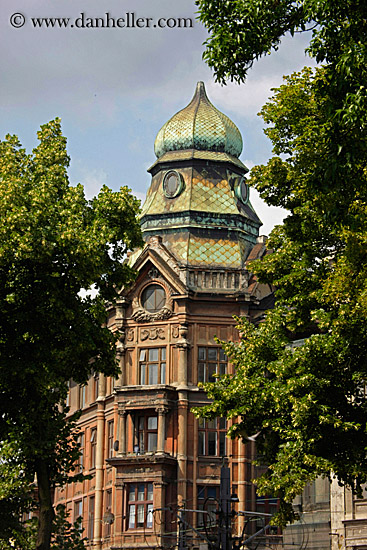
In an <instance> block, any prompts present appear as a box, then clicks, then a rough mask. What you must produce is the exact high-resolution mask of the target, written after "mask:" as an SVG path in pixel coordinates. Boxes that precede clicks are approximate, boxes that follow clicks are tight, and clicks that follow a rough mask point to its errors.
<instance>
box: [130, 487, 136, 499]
mask: <svg viewBox="0 0 367 550" xmlns="http://www.w3.org/2000/svg"><path fill="white" fill-rule="evenodd" d="M129 500H135V485H130V488H129Z"/></svg>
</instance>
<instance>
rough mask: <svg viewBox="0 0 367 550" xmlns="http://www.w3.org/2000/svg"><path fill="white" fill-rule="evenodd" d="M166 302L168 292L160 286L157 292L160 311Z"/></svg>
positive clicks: (156, 298)
mask: <svg viewBox="0 0 367 550" xmlns="http://www.w3.org/2000/svg"><path fill="white" fill-rule="evenodd" d="M165 303H166V293H165V292H164V290H163V288H161V287H158V288H157V290H156V293H155V308H156V310H157V311H159V310H160V309H162V307H164V304H165Z"/></svg>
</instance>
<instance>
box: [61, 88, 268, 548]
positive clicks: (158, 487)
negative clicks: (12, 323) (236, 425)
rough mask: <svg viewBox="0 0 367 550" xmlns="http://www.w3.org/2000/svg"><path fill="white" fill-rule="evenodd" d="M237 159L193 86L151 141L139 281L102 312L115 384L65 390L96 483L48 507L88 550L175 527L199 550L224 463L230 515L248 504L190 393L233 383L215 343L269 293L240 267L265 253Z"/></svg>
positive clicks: (161, 538) (244, 456) (164, 539)
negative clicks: (81, 531) (65, 515)
mask: <svg viewBox="0 0 367 550" xmlns="http://www.w3.org/2000/svg"><path fill="white" fill-rule="evenodd" d="M241 151H242V138H241V134H240V132H239V130H238V128H237V127H236V126H235V124H234V123H233V122H232V121H231V120H230V119H229V118H228V117H227V116H225V115H224V114H223V113H221V112H220V111H218V110H217V109H216V108H215V107H214V106H213V105H212V104H211V103H210V101H209V99H208V98H207V95H206V92H205V88H204V84H203V83H202V82H199V83H198V85H197V88H196V91H195V94H194V97H193V98H192V100H191V102H190V103H189V105H188V106H187V107H185V108H184V109H182V110H181V111H180V112H178V113H177V114H175V115H174V116H173V117H172V118H170V120H168V122H167V123H166V124H164V126H163V127H162V128H161V130H160V131H159V132H158V135H157V137H156V140H155V153H156V157H157V160H156V161H155V163H154V164H153V165H152V166H151V168H150V169H149V172H150V174H151V177H152V180H151V185H150V187H149V190H148V193H147V197H146V201H145V203H144V205H143V208H142V214H141V226H142V231H143V236H144V240H145V246H144V248H143V249H140V250H137V251H135V252H134V253H132V254H131V255H130V257H129V263H130V265H131V266H132V267H133V268H134V269H135V270H136V271H137V273H138V275H137V278H136V281H135V282H134V284H133V285H132V286H131V287H129V288H124V289H122V290H121V292H120V293H119V297H118V299H117V300H116V303H115V304H112V305H111V306H110V307H109V309H108V326H109V328H110V329H111V330H112V331H114V332H118V334H119V342H118V349H117V352H118V357H119V362H120V369H121V374H120V378H119V380H117V381H113V380H110V379H107V380H106V379H105V378H104V377H103V376H99V377H98V376H95V377H91V379H90V381H89V383H88V386H87V387H86V388H84V389H83V388H78V387H77V386H75V387H72V388H71V392H70V404H71V407H72V409H73V408H82V409H83V414H82V417H81V420H80V427H81V429H82V439H81V441H82V447H83V457H82V466H83V468H84V471H85V473H91V474H92V476H93V477H92V479H91V480H87V481H85V482H83V484H81V483H80V484H77V485H76V486H75V487H74V488H72V489H69V488H67V489H66V490H65V491H66V492H65V491H64V493H61V492H60V493H57V495H56V500H57V499H59V500H64V501H66V502H67V503H68V506H69V509H70V510H71V511H72V513H73V514H74V515H75V513H76V512H80V511H82V512H83V514H82V515H83V520H84V522H83V525H84V527H85V533H86V534H87V536H88V537H89V539H90V544H91V547H93V548H96V549H97V550H99V549H102V548H103V549H105V548H106V549H107V548H111V547H113V548H115V549H117V548H121V549H122V548H124V549H125V550H132V549H135V548H137V547H139V548H151V547H154V548H162V549H163V548H167V549H168V548H173V547H174V546H175V544H176V543H177V529H178V521H179V519H184V520H185V521H187V522H188V524H190V525H192V526H193V527H194V528H195V529H196V531H192V530H191V531H190V530H188V531H187V533H186V547H187V548H199V546H200V544H202V543H203V541H200V536H199V535H198V533H200V530H203V523H205V521H204V516H205V513H206V512H208V513H211V512H212V511H213V506H214V507H215V504H213V503H215V499H218V498H219V483H220V469H221V466H222V463H223V459H224V457H226V460H227V462H228V464H229V466H230V471H231V484H232V486H233V488H234V489H235V490H236V492H237V494H238V497H239V504H238V507H239V509H242V510H243V509H245V507H246V505H247V504H246V501H254V489H253V487H252V485H251V484H250V483H249V480H250V479H251V476H252V473H251V468H252V466H251V463H250V460H249V456H248V451H247V450H246V448H245V446H244V445H243V443H241V442H238V441H230V440H228V439H227V438H226V429H227V424H226V420H225V419H223V418H217V419H215V420H212V421H205V420H203V421H198V420H197V419H196V418H195V417H194V415H193V413H192V412H191V409H192V407H194V406H196V407H197V406H202V405H204V404H205V403H206V402H207V397H206V395H205V393H204V392H203V390H202V389H201V388H200V385H199V383H200V382H207V381H214V380H215V376H214V375H215V374H222V373H224V372H231V368H232V367H231V365H230V364H229V363H228V360H227V358H226V356H225V354H224V352H223V350H222V349H221V346H220V344H219V342H218V340H217V338H219V339H220V340H224V341H228V340H237V339H238V333H237V330H236V328H235V324H236V323H235V321H234V319H233V316H234V315H237V316H247V317H248V318H253V319H255V318H257V317H259V316H260V315H261V313H262V310H263V307H262V299H263V298H265V299H268V300H269V297H270V296H271V289H270V288H267V287H264V286H260V285H258V283H257V282H256V280H254V279H253V277H252V276H251V273H250V272H249V271H248V269H247V262H248V261H249V260H250V259H255V258H258V257H261V256H262V255H263V254H265V243H264V238H261V237H259V228H260V226H261V222H260V220H259V218H258V217H257V215H256V213H255V211H254V209H253V207H252V205H251V202H250V200H249V190H248V186H247V183H246V179H245V174H246V172H247V168H246V167H245V166H244V164H243V163H242V162H241V161H240V160H239V156H240V154H241ZM267 305H268V304H267ZM83 392H84V393H83ZM204 507H205V510H204V511H203V512H202V513H201V512H200V511H201V510H203V509H204ZM238 528H239V529H240V528H241V525H240V524H239V525H238ZM201 548H204V547H203V546H201Z"/></svg>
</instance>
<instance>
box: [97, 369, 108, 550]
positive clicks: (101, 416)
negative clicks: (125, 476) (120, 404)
mask: <svg viewBox="0 0 367 550" xmlns="http://www.w3.org/2000/svg"><path fill="white" fill-rule="evenodd" d="M105 397H106V377H105V376H104V374H100V377H99V393H98V398H97V445H96V446H97V449H96V484H95V514H94V548H95V550H101V548H102V516H103V462H104V438H105V411H104V408H105Z"/></svg>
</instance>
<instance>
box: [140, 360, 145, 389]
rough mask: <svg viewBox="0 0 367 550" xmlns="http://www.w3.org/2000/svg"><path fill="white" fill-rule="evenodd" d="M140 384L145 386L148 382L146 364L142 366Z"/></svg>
mask: <svg viewBox="0 0 367 550" xmlns="http://www.w3.org/2000/svg"><path fill="white" fill-rule="evenodd" d="M140 384H142V385H143V386H144V384H146V379H145V365H141V366H140Z"/></svg>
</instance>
